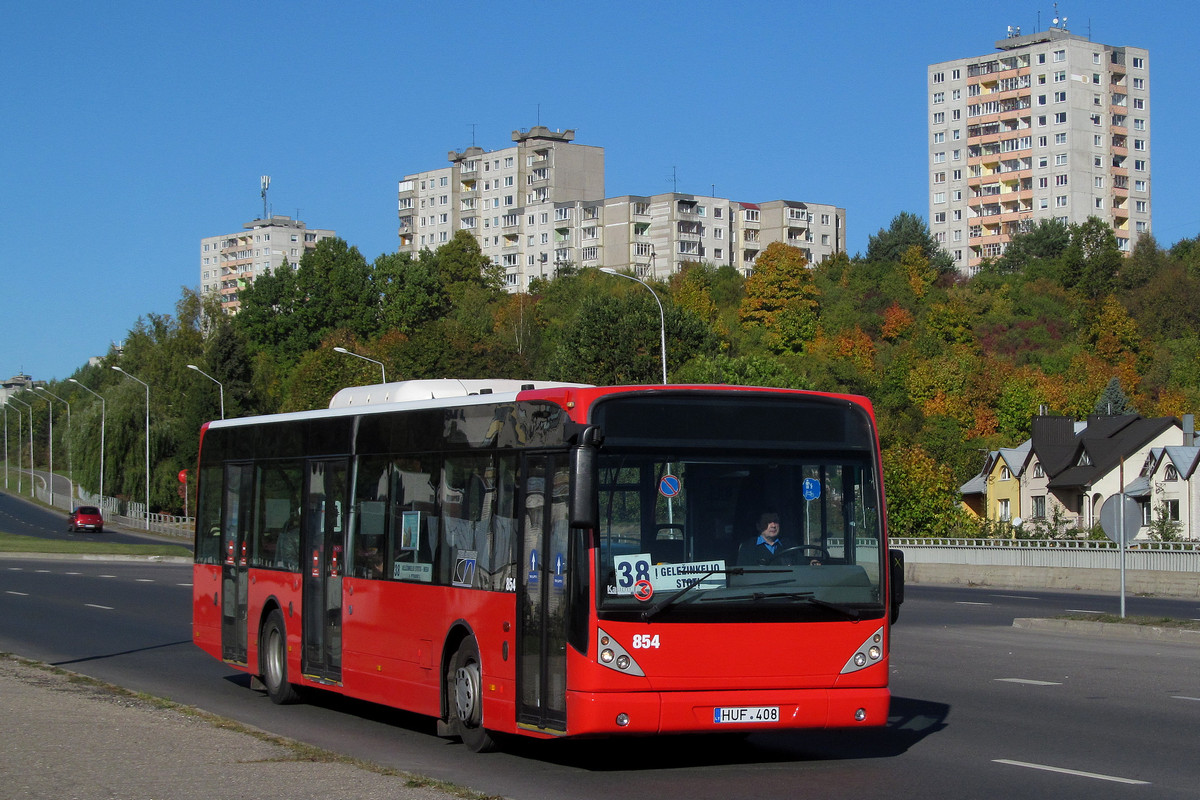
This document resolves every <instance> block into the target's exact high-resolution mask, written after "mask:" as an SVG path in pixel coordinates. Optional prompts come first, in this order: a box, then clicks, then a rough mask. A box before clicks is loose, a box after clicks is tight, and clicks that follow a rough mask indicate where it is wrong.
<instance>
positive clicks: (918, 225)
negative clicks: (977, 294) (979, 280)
mask: <svg viewBox="0 0 1200 800" xmlns="http://www.w3.org/2000/svg"><path fill="white" fill-rule="evenodd" d="M913 246H916V247H919V248H921V252H922V253H923V254H924V256H925V258H926V259H927V260H928V261H929V263H930V265H931V266H932V267H933V269H934V270H936V271H937V272H938V273H948V272H951V271H952V270H953V269H954V259H952V258H951V257H950V254H949V253H947V252H946V251H945V250H943V249H942V247H941V245H939V244H938V243H937V240H935V239H934V238H933V235H932V234H931V233H930V232H929V227H928V226H927V225H926V224H925V220H924V218H923V217H921V216H920V215H918V214H912V213H910V212H908V211H901V212H900V213H899V214H897V215H896V216H895V217H893V218H892V222H891V225H889V226H888V227H887V228H886V229H880V231H879V232H878V233H876V234H875V235H874V236H869V237H867V255H866V260H867V261H875V262H879V263H887V264H898V263H900V260H901V259H902V258H903V257H904V254H905V253H906V252H908V248H910V247H913Z"/></svg>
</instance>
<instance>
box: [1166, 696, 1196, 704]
mask: <svg viewBox="0 0 1200 800" xmlns="http://www.w3.org/2000/svg"><path fill="white" fill-rule="evenodd" d="M1171 699H1172V700H1195V701H1196V702H1198V703H1200V697H1188V696H1187V695H1182V694H1173V695H1171Z"/></svg>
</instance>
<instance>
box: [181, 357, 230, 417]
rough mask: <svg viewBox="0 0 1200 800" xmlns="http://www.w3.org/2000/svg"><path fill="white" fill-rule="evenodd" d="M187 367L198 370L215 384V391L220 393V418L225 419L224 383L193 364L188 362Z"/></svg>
mask: <svg viewBox="0 0 1200 800" xmlns="http://www.w3.org/2000/svg"><path fill="white" fill-rule="evenodd" d="M187 368H188V369H194V370H196V372H199V373H200V374H201V375H203V376H204V377H206V378H208V379H209V380H210V381H212V382H213V383H215V384H216V385H217V391H218V392H220V393H221V419H225V385H224V384H223V383H221V382H220V381H219V380H217V379H216V378H214V377H213V376H212V375H209V374H208V373H207V372H205V371H204V370H202V369H200V368H199V367H197V366H196V365H195V364H188V365H187Z"/></svg>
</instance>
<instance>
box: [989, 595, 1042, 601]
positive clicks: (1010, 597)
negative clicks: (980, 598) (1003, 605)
mask: <svg viewBox="0 0 1200 800" xmlns="http://www.w3.org/2000/svg"><path fill="white" fill-rule="evenodd" d="M992 597H1003V598H1006V599H1008V600H1037V599H1038V598H1036V597H1027V596H1025V595H1023V594H994V595H992Z"/></svg>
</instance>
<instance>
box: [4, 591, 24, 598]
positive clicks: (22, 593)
mask: <svg viewBox="0 0 1200 800" xmlns="http://www.w3.org/2000/svg"><path fill="white" fill-rule="evenodd" d="M5 594H15V595H16V596H17V597H29V592H5Z"/></svg>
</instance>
